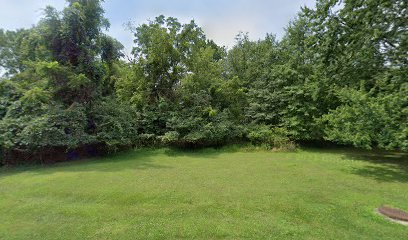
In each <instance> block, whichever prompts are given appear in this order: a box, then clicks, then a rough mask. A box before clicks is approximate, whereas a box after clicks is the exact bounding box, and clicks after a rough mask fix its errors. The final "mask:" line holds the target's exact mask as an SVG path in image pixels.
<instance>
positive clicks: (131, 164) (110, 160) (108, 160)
mask: <svg viewBox="0 0 408 240" xmlns="http://www.w3.org/2000/svg"><path fill="white" fill-rule="evenodd" d="M159 154H160V152H159V151H158V150H154V149H136V150H129V151H124V152H120V153H115V154H109V155H107V156H103V157H94V158H86V159H79V160H72V161H67V162H60V163H55V164H49V165H27V166H15V167H9V168H3V169H0V179H1V178H2V177H5V176H10V175H14V174H19V173H23V172H24V173H29V174H36V175H41V174H52V173H56V172H94V171H96V172H97V171H103V172H116V171H122V170H124V169H164V168H170V167H169V166H165V165H160V164H157V163H155V162H154V158H155V157H157V156H158V155H159Z"/></svg>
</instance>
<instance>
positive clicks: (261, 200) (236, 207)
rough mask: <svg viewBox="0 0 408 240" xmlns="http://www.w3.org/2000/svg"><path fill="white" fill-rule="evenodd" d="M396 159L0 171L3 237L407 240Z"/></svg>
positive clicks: (172, 156) (235, 158) (334, 156)
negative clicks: (397, 213) (395, 210)
mask: <svg viewBox="0 0 408 240" xmlns="http://www.w3.org/2000/svg"><path fill="white" fill-rule="evenodd" d="M381 204H388V205H391V206H396V207H399V208H402V209H405V210H408V162H407V159H406V156H404V155H402V154H400V155H398V154H390V153H388V154H375V153H370V152H361V151H356V150H347V149H342V150H339V149H337V150H325V151H322V150H317V149H306V150H300V151H297V152H287V153H283V152H266V151H256V152H245V151H243V150H240V149H231V148H230V149H218V150H214V149H206V150H199V151H194V152H191V151H190V152H183V151H176V150H170V149H158V150H147V149H142V150H134V151H130V152H127V153H122V154H118V155H115V156H111V157H106V158H102V159H93V160H87V161H79V162H72V163H62V164H58V165H54V166H47V167H41V166H37V167H31V168H25V169H21V168H19V169H11V170H10V169H6V170H3V171H2V172H0V222H1V224H0V239H179V238H186V239H193V238H198V239H219V238H229V239H243V238H247V239H405V238H406V237H407V234H408V227H406V226H402V225H398V224H396V223H392V222H389V221H387V220H385V219H383V218H382V217H381V216H378V215H376V214H375V211H374V209H375V208H376V207H378V206H379V205H381Z"/></svg>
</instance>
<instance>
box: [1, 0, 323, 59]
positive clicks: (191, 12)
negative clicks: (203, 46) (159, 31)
mask: <svg viewBox="0 0 408 240" xmlns="http://www.w3.org/2000/svg"><path fill="white" fill-rule="evenodd" d="M314 2H315V0H105V2H104V3H103V7H104V9H105V17H107V18H108V19H109V21H110V23H111V27H110V29H109V31H108V33H109V35H111V36H113V37H115V38H116V39H118V40H119V41H120V42H121V43H122V44H123V45H124V46H125V51H126V52H130V51H131V49H132V46H133V36H132V33H130V31H129V30H127V29H126V27H125V26H124V24H125V23H127V22H129V21H131V22H133V23H134V24H136V25H140V24H142V23H145V22H147V20H148V19H154V18H155V17H156V16H159V15H160V14H163V15H165V16H171V17H176V18H178V19H179V20H180V21H181V22H182V23H187V22H189V21H190V20H192V19H194V20H195V21H196V23H197V24H198V25H199V26H201V27H202V28H203V30H204V32H205V33H206V35H207V37H208V38H210V39H213V40H214V41H215V42H216V43H217V44H218V45H221V46H226V47H232V46H233V45H234V43H235V36H236V35H237V34H238V33H239V32H240V31H242V32H248V33H249V36H250V39H252V40H257V39H260V38H263V37H265V35H266V34H267V33H272V34H275V35H276V36H277V37H278V38H280V37H282V35H283V34H284V28H285V27H286V26H287V24H288V22H289V21H290V20H291V19H293V18H294V17H295V16H296V13H297V12H298V11H299V10H300V8H301V6H308V7H313V6H314ZM47 5H51V6H54V7H55V8H57V9H58V10H62V9H63V8H64V6H66V3H65V1H64V0H0V6H1V7H0V28H3V29H7V30H14V29H17V28H28V27H30V26H32V25H33V24H35V23H36V22H38V20H39V19H40V18H41V14H42V10H41V9H43V8H44V7H45V6H47Z"/></svg>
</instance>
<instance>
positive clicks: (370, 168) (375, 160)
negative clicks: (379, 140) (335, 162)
mask: <svg viewBox="0 0 408 240" xmlns="http://www.w3.org/2000/svg"><path fill="white" fill-rule="evenodd" d="M308 150H310V151H313V152H326V153H333V154H339V155H341V158H342V159H343V160H344V161H350V160H354V161H365V162H367V163H369V164H365V165H364V166H360V167H355V168H352V169H351V170H347V171H348V172H350V173H352V174H356V175H360V176H364V177H368V178H372V179H375V180H377V181H379V182H401V183H408V153H406V152H398V151H382V150H364V149H357V148H352V147H329V148H323V149H321V148H311V149H308Z"/></svg>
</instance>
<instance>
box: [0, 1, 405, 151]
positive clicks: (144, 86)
mask: <svg viewBox="0 0 408 240" xmlns="http://www.w3.org/2000/svg"><path fill="white" fill-rule="evenodd" d="M68 3H69V4H68V6H67V7H66V8H65V9H64V10H63V11H61V12H58V11H57V10H55V9H54V8H52V7H47V8H46V9H45V10H44V17H43V18H42V19H41V21H40V22H39V23H38V24H37V25H35V26H34V27H32V28H30V29H20V30H17V31H4V30H0V67H1V68H2V69H3V70H4V71H5V74H4V76H3V77H2V78H1V79H0V147H1V151H2V152H3V155H4V156H15V154H14V155H13V154H12V155H7V154H8V153H24V154H25V155H28V156H36V155H38V154H39V155H41V154H44V153H46V152H47V151H49V150H51V149H55V148H61V149H63V150H64V151H70V150H72V149H78V148H81V147H84V146H103V147H107V148H108V149H111V150H115V149H118V148H121V147H131V146H137V145H146V144H169V145H174V146H179V147H201V146H213V145H223V144H226V143H230V142H236V141H250V142H252V143H254V144H264V145H266V146H268V147H280V146H281V145H283V144H291V142H296V141H323V140H325V141H332V142H335V143H340V144H351V145H354V146H357V147H364V148H373V147H380V148H385V149H399V150H405V151H406V150H408V80H407V76H408V31H407V28H408V20H407V19H408V12H407V9H408V6H407V2H406V1H403V0H396V1H376V0H364V1H363V0H362V1H347V0H346V1H340V0H318V1H317V3H316V7H315V8H314V9H309V8H302V9H301V11H300V12H299V14H298V16H297V18H296V19H294V20H293V21H292V22H290V23H289V25H288V27H287V29H286V34H285V36H284V37H283V38H282V39H281V40H278V39H276V38H275V37H274V36H273V35H270V34H268V35H267V36H266V38H265V39H263V40H258V41H251V40H249V37H248V36H247V35H246V34H239V35H238V36H237V43H236V45H235V46H234V47H232V48H231V49H229V50H227V49H226V48H224V47H219V46H217V45H216V44H215V43H214V42H213V41H212V40H209V39H207V38H206V36H205V34H204V32H203V30H202V29H201V28H200V27H199V26H197V24H196V23H195V22H194V21H191V22H190V23H186V24H181V23H180V22H179V21H178V20H177V19H176V18H172V17H168V18H166V17H164V16H159V17H157V18H156V19H154V20H153V21H149V22H148V23H145V24H142V25H140V26H133V27H131V30H132V31H133V33H134V37H135V38H134V42H135V47H134V49H133V52H132V54H133V59H130V61H124V59H122V56H123V53H122V52H121V50H122V48H123V46H122V45H121V44H120V43H119V42H118V41H116V40H115V39H113V38H111V37H109V36H107V35H106V34H104V29H107V28H108V27H109V22H108V20H107V19H105V18H104V16H103V14H104V10H103V9H102V7H101V1H100V0H69V1H68ZM33 154H34V155H33ZM6 158H8V157H6Z"/></svg>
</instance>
